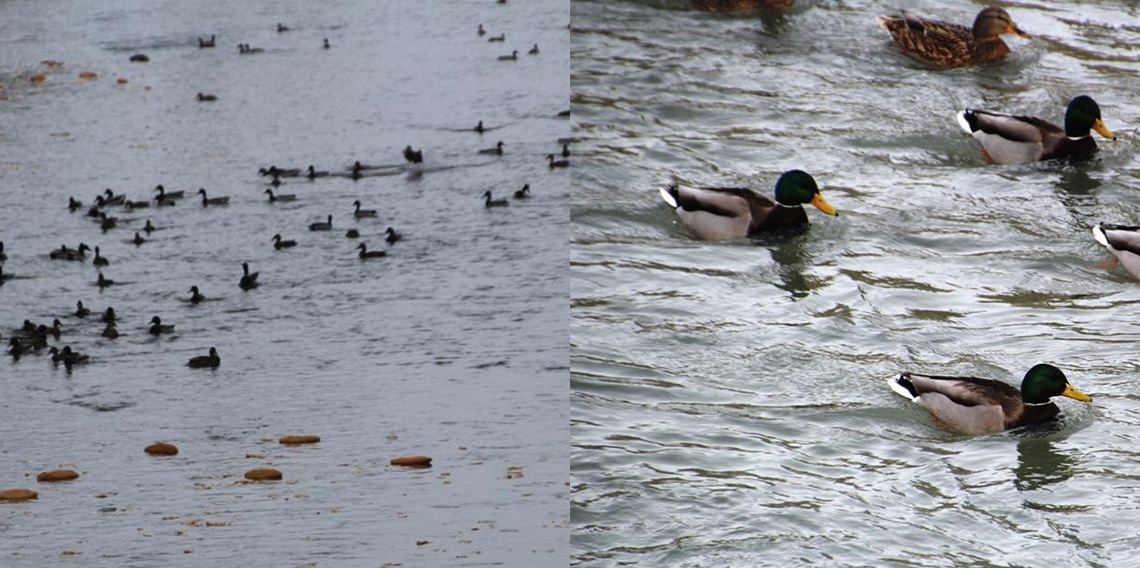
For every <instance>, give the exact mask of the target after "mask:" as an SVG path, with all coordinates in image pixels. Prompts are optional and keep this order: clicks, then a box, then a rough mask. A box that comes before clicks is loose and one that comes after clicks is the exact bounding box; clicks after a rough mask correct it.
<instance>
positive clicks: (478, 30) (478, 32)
mask: <svg viewBox="0 0 1140 568" xmlns="http://www.w3.org/2000/svg"><path fill="white" fill-rule="evenodd" d="M475 33H477V34H479V37H483V36H484V35H485V34H486V33H487V30H485V29H483V24H479V29H477V30H475Z"/></svg>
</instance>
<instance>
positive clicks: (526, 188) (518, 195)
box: [515, 183, 530, 199]
mask: <svg viewBox="0 0 1140 568" xmlns="http://www.w3.org/2000/svg"><path fill="white" fill-rule="evenodd" d="M528 197H530V184H529V183H528V184H524V185H523V186H522V189H520V190H517V191H515V199H527V198H528Z"/></svg>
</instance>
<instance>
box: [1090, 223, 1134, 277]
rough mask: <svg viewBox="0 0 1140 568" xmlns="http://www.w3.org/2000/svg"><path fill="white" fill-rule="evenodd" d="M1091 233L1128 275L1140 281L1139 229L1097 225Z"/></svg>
mask: <svg viewBox="0 0 1140 568" xmlns="http://www.w3.org/2000/svg"><path fill="white" fill-rule="evenodd" d="M1092 233H1093V238H1094V239H1096V242H1098V243H1100V244H1101V245H1102V246H1103V247H1104V248H1107V249H1108V252H1111V253H1112V254H1113V256H1115V257H1116V258H1117V259H1119V260H1120V264H1122V265H1124V269H1125V270H1127V271H1128V273H1129V274H1131V275H1132V276H1134V277H1136V278H1137V279H1140V227H1133V226H1128V225H1111V224H1108V223H1099V224H1097V225H1094V226H1093V228H1092Z"/></svg>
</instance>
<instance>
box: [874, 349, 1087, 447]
mask: <svg viewBox="0 0 1140 568" xmlns="http://www.w3.org/2000/svg"><path fill="white" fill-rule="evenodd" d="M887 384H889V385H890V387H891V390H893V391H895V392H896V393H898V394H899V395H901V396H903V397H906V398H907V399H910V400H911V401H913V402H916V403H918V404H919V405H920V406H922V407H923V408H925V409H927V410H928V411H930V416H931V417H932V418H934V422H935V423H936V424H938V425H939V426H941V427H943V428H945V429H947V430H950V431H952V432H957V433H959V434H992V433H995V432H1001V431H1003V430H1011V429H1013V428H1018V427H1021V426H1026V425H1029V424H1040V423H1043V422H1049V421H1052V420H1055V419H1056V418H1057V415H1058V414H1060V412H1061V410H1060V409H1059V408H1057V405H1056V404H1054V403H1053V402H1052V401H1051V400H1049V399H1050V398H1052V397H1054V396H1066V397H1069V398H1072V399H1076V400H1079V401H1082V402H1089V401H1091V400H1092V399H1091V398H1090V397H1089V396H1088V395H1086V394H1084V393H1082V392H1081V391H1078V390H1077V389H1075V388H1073V385H1071V384H1069V381H1068V379H1066V378H1065V374H1064V373H1062V372H1061V370H1060V369H1058V368H1056V367H1054V366H1052V365H1049V364H1046V363H1041V364H1039V365H1034V366H1033V368H1031V369H1029V371H1027V372H1026V373H1025V378H1024V379H1023V380H1022V381H1021V390H1020V391H1019V390H1018V389H1016V388H1014V387H1012V386H1010V385H1007V384H1005V383H1002V382H999V381H994V380H990V379H978V378H974V377H939V376H930V375H919V374H916V373H903V374H902V375H900V376H899V377H898V378H895V379H890V380H888V381H887Z"/></svg>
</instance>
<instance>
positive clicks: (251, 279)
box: [238, 262, 261, 290]
mask: <svg viewBox="0 0 1140 568" xmlns="http://www.w3.org/2000/svg"><path fill="white" fill-rule="evenodd" d="M241 269H242V272H243V273H244V274H243V275H242V277H241V281H240V282H238V286H240V287H241V289H242V290H253V289H254V288H257V287H258V286H260V285H261V284H260V283H259V282H258V281H257V276H258V275H259V274H261V273H260V272H254V273H250V271H249V263H248V262H243V263H241Z"/></svg>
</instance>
